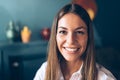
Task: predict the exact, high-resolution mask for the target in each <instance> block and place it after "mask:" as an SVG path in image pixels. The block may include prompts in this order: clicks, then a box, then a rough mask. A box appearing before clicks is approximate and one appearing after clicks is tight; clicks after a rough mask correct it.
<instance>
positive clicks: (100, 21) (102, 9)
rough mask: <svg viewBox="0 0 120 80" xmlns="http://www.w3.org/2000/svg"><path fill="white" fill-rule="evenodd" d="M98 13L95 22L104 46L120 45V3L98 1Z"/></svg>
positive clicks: (111, 0)
mask: <svg viewBox="0 0 120 80" xmlns="http://www.w3.org/2000/svg"><path fill="white" fill-rule="evenodd" d="M96 1H97V5H98V13H97V16H96V18H95V20H94V23H95V25H96V28H97V30H98V32H99V35H100V36H101V37H102V42H103V45H104V46H113V47H117V48H118V47H119V45H120V34H119V32H120V20H119V19H120V5H119V3H120V1H119V0H96Z"/></svg>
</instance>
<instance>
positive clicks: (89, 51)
mask: <svg viewBox="0 0 120 80" xmlns="http://www.w3.org/2000/svg"><path fill="white" fill-rule="evenodd" d="M68 13H73V14H76V15H78V16H79V17H81V18H82V20H83V21H84V22H85V23H86V25H87V27H88V28H87V29H88V30H87V31H88V42H87V48H86V51H85V53H84V54H83V55H82V59H83V61H84V64H83V69H82V80H97V69H96V65H95V52H94V39H93V29H92V22H91V19H90V17H89V15H88V13H87V12H86V11H85V9H83V8H82V7H81V6H79V5H77V4H73V3H70V4H67V5H65V6H64V7H63V8H62V9H61V10H60V11H59V12H58V14H57V15H56V17H55V19H54V21H53V25H52V29H51V36H50V40H49V46H48V59H47V69H46V75H45V80H59V69H60V65H61V64H60V62H59V60H60V58H63V57H62V55H61V54H60V52H59V50H58V47H57V43H56V33H57V26H58V21H59V20H60V19H61V18H62V17H63V16H64V15H65V14H68Z"/></svg>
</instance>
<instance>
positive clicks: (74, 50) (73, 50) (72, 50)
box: [64, 47, 80, 52]
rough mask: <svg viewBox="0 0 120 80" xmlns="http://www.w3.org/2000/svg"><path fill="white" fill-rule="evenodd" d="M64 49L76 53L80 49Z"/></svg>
mask: <svg viewBox="0 0 120 80" xmlns="http://www.w3.org/2000/svg"><path fill="white" fill-rule="evenodd" d="M64 49H65V50H67V51H69V52H77V51H78V50H79V49H80V48H71V47H64Z"/></svg>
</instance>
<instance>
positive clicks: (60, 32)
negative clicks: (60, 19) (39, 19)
mask: <svg viewBox="0 0 120 80" xmlns="http://www.w3.org/2000/svg"><path fill="white" fill-rule="evenodd" d="M59 34H67V32H66V31H64V30H62V31H59Z"/></svg>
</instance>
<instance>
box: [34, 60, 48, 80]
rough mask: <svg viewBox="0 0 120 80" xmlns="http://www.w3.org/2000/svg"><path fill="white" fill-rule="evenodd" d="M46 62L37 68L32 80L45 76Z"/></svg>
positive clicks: (39, 79)
mask: <svg viewBox="0 0 120 80" xmlns="http://www.w3.org/2000/svg"><path fill="white" fill-rule="evenodd" d="M46 66H47V62H44V63H43V64H42V65H41V67H40V68H39V69H38V70H37V72H36V74H35V77H34V80H43V79H44V77H45V72H46V71H45V70H46Z"/></svg>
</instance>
